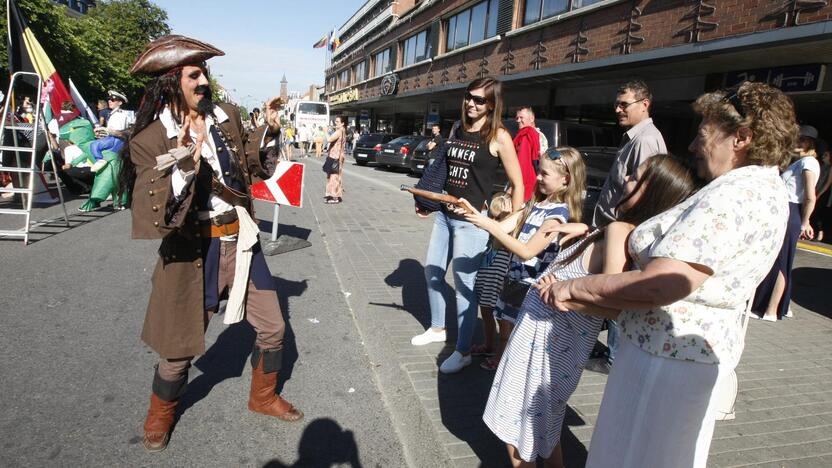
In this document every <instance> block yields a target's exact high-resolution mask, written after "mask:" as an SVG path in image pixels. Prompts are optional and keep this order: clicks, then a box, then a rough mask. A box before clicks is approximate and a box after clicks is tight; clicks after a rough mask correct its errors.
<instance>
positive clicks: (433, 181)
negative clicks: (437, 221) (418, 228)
mask: <svg viewBox="0 0 832 468" xmlns="http://www.w3.org/2000/svg"><path fill="white" fill-rule="evenodd" d="M459 125H460V122H459V121H457V122H456V123H454V126H453V128H451V133H450V138H453V137H454V136H455V135H456V130H457V129H458V128H459ZM433 152H434V153H435V154H436V158H434V160H433V164H430V165H428V166H425V172H423V173H422V177H421V178H420V179H419V182H417V183H416V185H415V186H414V188H417V189H421V190H426V191H428V192H436V193H442V192H443V191H444V190H445V179H446V178H447V177H448V165H447V162H446V161H445V155H446V154H447V153H448V140H445V141H444V142H442V145H441V146H439V147H438V148H434V149H433ZM413 198H414V199H415V200H416V205H417V206H418V207H419V209H421V210H422V211H427V212H434V211H439V210H440V209H441V208H442V202H440V201H437V200H430V199H427V198H424V197H420V196H416V195H414V197H413Z"/></svg>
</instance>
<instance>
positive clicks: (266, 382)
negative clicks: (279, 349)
mask: <svg viewBox="0 0 832 468" xmlns="http://www.w3.org/2000/svg"><path fill="white" fill-rule="evenodd" d="M261 354H262V355H263V356H262V357H261V356H260V355H261ZM268 354H271V353H269V351H260V350H259V349H255V352H254V353H253V354H252V364H254V366H253V369H252V370H251V392H250V393H249V396H248V409H250V410H251V411H254V412H255V413H260V414H265V415H266V416H274V417H276V418H278V419H281V420H283V421H288V422H294V421H299V420H300V419H301V418H303V413H302V412H301V411H300V410H298V409H297V408H295V407H294V406H292V404H291V403H289V402H288V401H286V400H284V399H283V398H281V397H280V395H277V394H275V393H274V392H275V388H276V387H277V375H278V373H277V371H274V372H269V373H266V372H265V371H264V370H263V366H264V361H266V360H267V359H269V358H270V357H271V356H268Z"/></svg>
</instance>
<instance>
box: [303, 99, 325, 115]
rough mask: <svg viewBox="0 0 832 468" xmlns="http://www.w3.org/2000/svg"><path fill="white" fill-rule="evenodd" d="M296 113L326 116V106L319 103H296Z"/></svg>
mask: <svg viewBox="0 0 832 468" xmlns="http://www.w3.org/2000/svg"><path fill="white" fill-rule="evenodd" d="M298 113H301V114H312V115H326V114H327V108H326V104H323V103H320V102H301V103H298Z"/></svg>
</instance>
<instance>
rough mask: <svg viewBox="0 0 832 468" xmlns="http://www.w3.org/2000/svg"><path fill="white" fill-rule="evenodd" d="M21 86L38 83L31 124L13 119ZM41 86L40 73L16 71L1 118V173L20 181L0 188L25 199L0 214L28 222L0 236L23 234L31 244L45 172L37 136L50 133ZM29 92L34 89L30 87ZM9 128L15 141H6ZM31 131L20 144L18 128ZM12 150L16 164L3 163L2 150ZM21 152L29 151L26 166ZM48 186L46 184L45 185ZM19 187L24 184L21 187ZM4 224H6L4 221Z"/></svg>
mask: <svg viewBox="0 0 832 468" xmlns="http://www.w3.org/2000/svg"><path fill="white" fill-rule="evenodd" d="M16 85H17V86H18V87H20V88H21V89H26V88H25V86H27V85H28V86H32V85H34V86H35V88H34V89H35V91H34V93H35V95H36V96H37V97H36V98H35V106H34V117H35V120H34V122H33V123H32V124H20V123H19V122H15V121H14V120H13V116H14V110H13V109H12V108H11V106H12V97H13V96H14V95H15V94H14V92H15V89H16V88H15V86H16ZM42 86H43V82H42V80H41V78H40V75H38V74H37V73H32V72H17V73H15V74H13V75H12V78H11V81H9V92H8V93H6V102H5V103H4V106H3V118H2V120H0V172H9V173H12V174H13V175H12V180H13V181H14V180H15V179H16V180H17V187H16V186H15V184H14V182H13V183H12V188H6V187H0V193H15V194H17V193H19V194H21V197H22V198H23V208H0V215H17V216H24V217H25V223H24V225H23V227H22V228H20V229H0V237H22V238H23V244H24V245H28V244H29V232H30V229H31V227H32V224H31V217H32V201H33V199H34V196H35V195H37V194H36V193H35V179H36V178H40V177H41V175H42V174H43V172H42V171H40V170H39V168H38V167H37V161H36V159H37V155H36V148H37V144H38V136H39V134H40V133H41V132H43V134H44V135H46V133H47V132H48V129H47V128H46V124H45V123H44V122H43V116H42V115H41V93H42ZM29 92H32V91H31V90H30V91H29ZM22 94H23V93H22V92H21V93H20V95H22ZM6 130H10V133H11V137H12V140H13V144H12V145H9V144H7V143H9V142H7V141H5V140H6ZM30 130H31V131H32V138H30V142H29V145H26V146H20V144H19V143H18V136H17V132H18V131H30ZM46 144H47V148H48V150H50V151H51V150H52V145H51V144H50V142H49V138H48V137H47V139H46ZM6 151H8V152H13V153H14V154H15V160H16V162H17V165H16V166H4V165H3V159H2V156H3V152H6ZM20 153H29V167H23V164H21V159H20ZM50 159H51V162H52V174H53V176H54V177H55V184H56V185H57V190H58V197H59V198H60V200H61V207H62V208H63V211H64V223H65V224H66V226H67V227H69V216H68V215H67V212H66V205H65V204H64V194H63V191H62V190H61V181H60V178H59V177H58V169H57V167H56V166H55V158H54V157H53V158H50ZM24 175H28V176H29V177H28V179H29V180H28V182H23V179H24ZM44 185H45V184H44ZM20 186H25V187H23V188H21V187H20ZM4 224H5V223H4Z"/></svg>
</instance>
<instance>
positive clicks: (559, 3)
mask: <svg viewBox="0 0 832 468" xmlns="http://www.w3.org/2000/svg"><path fill="white" fill-rule="evenodd" d="M568 9H569V0H543V17H544V18H549V17H550V16H555V15H557V14H558V13H563V12H564V11H566V10H568Z"/></svg>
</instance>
